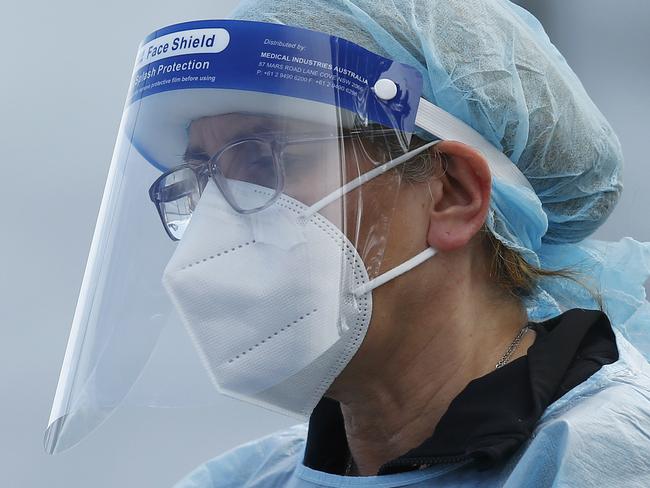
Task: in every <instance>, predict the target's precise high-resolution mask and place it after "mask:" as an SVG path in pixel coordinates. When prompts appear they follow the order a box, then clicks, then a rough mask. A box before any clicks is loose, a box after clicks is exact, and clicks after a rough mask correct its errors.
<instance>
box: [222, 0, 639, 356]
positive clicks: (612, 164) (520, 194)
mask: <svg viewBox="0 0 650 488" xmlns="http://www.w3.org/2000/svg"><path fill="white" fill-rule="evenodd" d="M233 17H234V18H236V19H243V20H256V21H262V22H274V23H282V24H288V25H294V26H300V27H305V28H309V29H313V30H317V31H320V32H326V33H328V34H331V35H335V36H338V37H342V38H345V39H348V40H350V41H352V42H355V43H356V44H359V45H361V46H363V47H365V48H366V49H368V50H370V51H373V52H376V53H378V54H381V55H383V56H386V57H388V58H391V59H394V60H397V61H400V62H403V63H406V64H410V65H411V66H414V67H416V68H417V69H418V70H419V71H420V72H421V73H422V75H423V78H424V90H423V97H424V98H426V99H427V100H429V101H430V102H432V103H434V104H435V105H437V106H438V107H440V108H442V109H443V110H445V111H446V112H449V113H450V114H452V115H454V116H456V117H457V118H459V119H461V120H462V121H464V122H465V123H467V124H469V125H470V126H471V127H473V128H474V129H475V130H477V131H478V132H479V133H480V134H482V135H483V137H485V138H486V139H487V140H488V141H489V142H490V143H492V144H493V145H494V146H495V147H496V148H498V149H499V150H501V151H502V152H503V153H504V154H505V155H506V156H508V157H509V158H510V160H511V161H512V162H513V164H515V165H516V166H517V167H518V168H519V170H520V171H521V172H522V173H523V174H524V175H525V176H526V178H527V179H528V181H529V182H530V184H531V185H532V187H533V189H534V192H535V194H534V195H531V194H530V192H529V191H526V190H524V189H521V188H515V187H512V186H509V185H507V184H504V183H503V182H500V181H498V180H495V181H494V182H493V191H492V201H491V209H490V214H489V216H488V221H487V224H488V227H489V228H490V230H491V231H492V233H493V234H494V235H495V236H496V237H497V238H498V239H499V240H501V241H502V242H503V243H504V244H506V245H507V246H509V247H511V248H513V249H515V250H517V251H519V252H520V253H521V254H522V255H523V256H524V257H525V258H526V259H527V260H528V261H529V262H531V263H532V264H535V265H538V266H542V267H544V268H546V269H566V268H569V269H572V270H574V271H576V274H577V276H578V278H579V280H580V279H581V277H582V276H585V277H586V280H582V283H576V282H573V281H571V280H561V279H545V280H542V282H541V283H540V286H539V289H538V292H537V293H536V294H535V295H534V297H532V298H531V299H530V300H529V302H528V304H527V306H528V312H529V316H530V318H531V320H543V319H546V318H549V317H551V316H553V315H555V314H557V313H559V312H561V311H562V310H564V309H567V308H575V307H583V308H593V307H595V306H596V305H597V300H595V299H594V296H593V295H594V294H593V293H590V291H595V292H599V293H600V294H601V296H602V299H603V302H604V305H605V309H606V312H607V313H608V315H609V316H610V319H611V320H612V322H613V323H614V325H616V326H618V327H619V328H620V329H621V330H622V331H623V332H624V333H625V334H626V335H627V336H628V338H632V339H633V343H634V344H636V345H637V347H639V348H640V349H642V350H643V352H644V353H645V354H646V356H647V357H650V336H649V332H650V330H649V329H650V304H648V302H647V301H646V297H645V288H644V286H643V284H644V281H645V280H646V279H647V277H648V275H649V274H650V244H647V243H639V242H637V241H634V240H633V239H624V240H623V241H621V242H619V243H603V242H598V241H593V240H590V239H587V237H589V236H590V235H591V234H592V233H593V232H594V231H595V230H596V229H597V228H598V226H600V225H601V224H602V223H603V222H604V221H605V219H607V217H608V216H609V215H610V214H611V212H612V210H613V209H614V206H615V205H616V203H617V201H618V199H619V196H620V194H621V191H622V174H621V173H622V162H623V156H622V152H621V146H620V144H619V141H618V138H617V137H616V135H615V134H614V132H613V130H612V128H611V127H610V125H609V123H608V122H607V120H605V118H604V117H603V115H602V114H601V112H600V111H599V110H598V108H597V107H596V106H595V105H594V103H593V102H592V100H591V99H590V98H589V96H588V95H587V93H586V92H585V89H584V88H583V86H582V84H581V83H580V80H579V79H578V78H577V76H576V75H575V74H574V73H573V71H572V70H571V68H570V67H569V66H568V64H567V63H566V60H565V59H564V57H563V56H562V55H561V54H560V53H559V51H558V50H557V49H556V48H555V46H553V44H552V43H551V42H550V40H549V38H548V36H547V35H546V33H545V32H544V29H543V27H542V26H541V24H540V23H539V21H537V19H536V18H535V17H534V16H533V15H531V14H530V13H529V12H527V11H526V10H524V9H523V8H521V7H519V6H517V5H515V4H513V3H511V2H509V1H507V0H244V1H242V2H241V3H240V5H239V7H238V8H237V9H236V10H235V11H234V12H233ZM513 209H517V210H516V211H514V210H513ZM584 285H587V286H586V287H585V286H584Z"/></svg>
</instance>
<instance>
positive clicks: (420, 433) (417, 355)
mask: <svg viewBox="0 0 650 488" xmlns="http://www.w3.org/2000/svg"><path fill="white" fill-rule="evenodd" d="M421 268H426V266H422V267H421ZM423 271H424V272H423ZM456 271H458V270H457V269H456ZM418 275H422V276H421V277H419V276H418ZM460 275H462V273H461V274H460ZM466 276H468V277H469V276H470V274H469V273H467V274H466ZM422 279H424V280H426V272H425V270H423V269H420V268H416V269H415V270H413V271H412V272H411V273H408V274H407V275H404V276H403V277H401V278H398V279H397V280H395V281H394V282H391V283H389V284H387V285H385V287H381V288H379V289H377V290H375V292H374V293H373V299H374V300H376V301H377V303H385V302H384V301H383V300H382V299H383V298H384V297H390V296H392V297H395V296H397V295H402V296H400V297H399V298H398V300H397V301H398V302H399V303H400V304H401V305H400V306H398V307H383V308H376V309H373V319H372V322H371V325H370V330H369V333H368V334H369V335H370V334H371V332H372V336H371V337H367V338H366V340H364V343H363V344H362V347H361V348H360V350H359V352H358V353H357V355H356V356H355V357H354V358H353V360H352V361H351V362H350V363H349V365H348V367H346V369H345V370H344V371H343V373H342V374H341V375H340V376H339V377H338V378H337V380H336V382H335V383H334V384H333V385H332V387H331V388H330V391H329V392H328V396H329V397H331V398H334V399H335V400H338V401H339V402H340V403H341V410H342V413H343V416H344V419H345V429H346V435H347V439H348V445H349V447H350V451H351V454H352V457H353V459H354V464H355V466H356V471H357V473H356V474H359V475H363V476H368V475H374V474H376V473H377V471H378V470H379V468H380V467H381V465H382V464H384V463H386V462H388V461H390V460H391V459H394V458H396V457H399V456H400V455H402V454H404V453H406V452H407V451H409V450H410V449H413V448H415V447H417V446H418V445H419V444H421V443H422V442H424V441H425V440H426V439H427V438H428V437H430V436H431V435H432V434H433V431H434V429H435V427H436V425H437V424H438V422H439V420H440V418H441V417H442V415H443V414H444V413H445V411H446V410H447V408H448V407H449V404H450V403H451V401H452V400H453V399H454V398H455V397H456V396H457V395H458V394H459V393H460V392H461V391H462V390H463V389H464V388H465V387H466V386H467V384H468V383H469V382H470V381H472V380H473V379H476V378H478V377H480V376H483V375H485V374H487V373H489V372H491V371H493V370H494V369H495V365H496V363H497V362H498V361H499V359H500V358H501V357H502V356H503V354H504V352H505V351H506V349H507V347H508V345H509V344H510V343H511V342H512V340H513V339H514V338H515V336H516V335H517V333H518V331H519V330H520V329H521V327H522V326H523V325H524V324H525V323H526V322H527V318H526V312H525V309H523V307H522V306H521V305H520V304H519V303H518V302H515V301H512V302H508V303H504V302H500V303H498V304H497V303H496V302H495V301H494V298H493V297H490V296H489V294H487V293H485V289H484V288H482V285H481V283H477V282H476V281H473V280H469V279H467V280H463V279H462V278H459V274H455V276H454V281H453V286H449V287H438V289H437V290H436V292H435V293H433V294H432V293H431V292H430V291H431V288H429V287H427V286H426V282H424V283H423V282H422ZM407 282H413V283H414V284H417V288H412V287H410V286H408V285H410V284H411V283H407ZM479 288H480V289H479ZM400 289H402V290H403V289H411V290H412V289H428V290H429V293H427V294H426V296H414V295H413V294H409V297H408V298H407V297H405V296H403V295H404V294H403V293H401V294H400V293H399V291H398V290H400ZM431 296H435V297H436V299H435V300H431ZM467 297H473V298H472V300H468V299H467ZM387 331H391V333H388V332H387ZM533 340H534V337H533V334H527V335H526V336H525V337H524V340H523V341H522V343H521V344H520V345H519V347H518V348H517V350H516V351H515V352H514V354H513V355H512V359H515V358H517V357H519V356H521V355H523V354H525V352H526V350H527V349H528V347H529V346H530V345H531V344H532V341H533Z"/></svg>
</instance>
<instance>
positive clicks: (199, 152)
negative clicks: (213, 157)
mask: <svg viewBox="0 0 650 488" xmlns="http://www.w3.org/2000/svg"><path fill="white" fill-rule="evenodd" d="M193 161H194V162H196V161H198V162H201V163H206V162H208V161H210V155H209V154H208V153H206V152H205V151H204V150H203V149H201V148H200V147H188V148H187V149H186V150H185V154H183V162H184V163H190V162H193Z"/></svg>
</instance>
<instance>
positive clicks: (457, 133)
mask: <svg viewBox="0 0 650 488" xmlns="http://www.w3.org/2000/svg"><path fill="white" fill-rule="evenodd" d="M415 125H417V126H418V127H420V128H421V129H424V130H426V131H427V132H429V133H430V134H432V135H433V136H435V137H437V138H438V139H439V140H437V141H433V142H429V143H427V144H424V145H423V146H420V147H418V148H417V149H414V150H413V151H409V152H407V153H405V154H403V155H401V156H399V157H397V158H395V159H393V160H391V161H388V162H387V163H384V164H382V165H381V166H378V167H377V168H374V169H373V170H371V171H368V172H367V173H365V174H363V175H361V176H358V177H357V178H355V179H353V180H351V181H350V182H348V183H346V184H345V185H343V186H342V187H341V188H339V189H337V190H335V191H333V192H332V193H330V194H329V195H327V196H325V197H324V198H322V199H321V200H319V201H318V202H316V203H315V204H313V205H312V206H311V207H309V209H308V210H307V211H305V212H304V214H303V215H302V217H303V218H305V219H308V218H309V217H311V216H312V215H314V214H315V213H316V212H318V211H320V210H322V209H323V208H324V207H326V206H327V205H329V204H330V203H332V202H334V201H336V200H338V199H339V198H341V197H342V196H343V195H345V194H347V193H349V192H350V191H352V190H354V189H355V188H358V187H359V186H361V185H363V184H364V183H366V182H368V181H370V180H371V179H373V178H375V177H377V176H379V175H381V174H383V173H385V172H386V171H388V170H390V169H392V168H394V167H396V166H398V165H400V164H402V163H404V162H406V161H408V160H410V159H411V158H413V157H414V156H417V155H418V154H420V153H421V152H423V151H426V150H427V149H429V148H430V147H433V146H435V145H436V144H438V143H439V142H441V141H443V140H453V141H459V142H463V143H465V144H467V145H468V146H472V147H473V148H475V149H477V150H478V151H480V152H481V153H483V155H484V156H485V158H486V160H487V162H488V166H489V167H490V171H491V173H492V176H493V177H494V178H498V179H500V180H503V181H506V182H508V183H511V184H514V185H516V186H524V187H526V188H530V189H531V190H532V186H531V185H530V183H529V182H528V180H527V179H526V177H525V176H524V174H523V173H522V172H521V171H519V168H517V166H515V165H514V163H513V162H512V161H510V159H508V157H507V156H506V155H505V154H503V153H502V152H501V151H499V150H498V149H497V148H496V147H494V146H493V145H492V144H490V143H489V142H488V141H487V140H486V139H485V138H484V137H483V136H482V135H481V134H479V133H478V132H477V131H475V130H474V129H472V128H471V127H470V126H469V125H467V124H466V123H465V122H463V121H462V120H460V119H458V118H456V117H454V116H453V115H451V114H449V113H447V112H445V111H444V110H442V109H441V108H439V107H436V106H435V105H433V104H432V103H430V102H429V101H427V100H425V99H424V98H421V99H420V105H419V107H418V112H417V115H416V117H415ZM435 254H436V250H435V249H434V248H432V247H429V248H427V249H425V250H424V251H422V252H421V253H419V254H417V255H415V256H413V257H412V258H411V259H409V260H408V261H405V262H403V263H402V264H400V265H399V266H396V267H395V268H393V269H390V270H388V271H386V272H385V273H383V274H381V275H379V276H377V277H376V278H374V279H372V280H370V281H369V282H368V283H366V284H365V285H362V286H360V287H359V288H357V289H356V290H354V294H355V295H356V296H363V295H365V294H366V293H368V292H370V291H372V290H374V289H375V288H377V287H379V286H381V285H383V284H384V283H387V282H388V281H390V280H392V279H394V278H396V277H398V276H400V275H402V274H404V273H406V272H407V271H410V270H411V269H413V268H415V267H416V266H418V265H419V264H421V263H423V262H425V261H426V260H428V259H430V258H432V257H433V256H435Z"/></svg>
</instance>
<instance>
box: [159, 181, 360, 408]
mask: <svg viewBox="0 0 650 488" xmlns="http://www.w3.org/2000/svg"><path fill="white" fill-rule="evenodd" d="M231 188H233V189H235V188H236V190H235V191H237V192H238V193H239V194H240V195H239V198H246V195H250V196H251V198H258V197H256V196H255V192H260V191H261V192H268V191H269V190H267V189H265V188H262V187H259V186H257V185H253V184H250V183H244V182H232V184H231ZM307 210H308V208H307V207H306V206H305V205H303V204H301V203H300V202H298V201H296V200H294V199H292V198H290V197H288V196H284V195H283V196H281V197H280V199H279V200H278V201H276V202H275V204H274V205H273V206H271V207H270V208H267V209H265V210H263V211H261V212H257V213H254V214H248V215H245V214H240V213H237V212H236V211H235V210H233V209H232V208H231V207H230V205H229V204H228V203H227V202H226V201H225V200H224V198H223V197H222V195H221V194H220V193H219V190H218V189H217V187H216V185H215V184H214V183H213V182H209V183H208V185H207V186H206V188H205V190H204V192H203V195H202V197H201V200H200V202H199V204H198V206H197V208H196V210H195V211H194V213H193V215H192V219H191V222H190V224H189V226H188V228H187V229H186V231H185V233H184V235H183V238H182V239H181V241H180V242H179V244H178V248H177V250H176V252H175V253H174V255H173V256H172V259H171V261H170V262H169V264H168V265H167V268H166V269H165V272H164V280H163V282H164V285H165V288H166V290H167V291H168V293H169V295H170V296H171V298H172V300H173V302H174V304H175V306H176V307H177V310H178V312H179V313H180V315H181V318H182V320H183V322H184V323H185V325H186V327H187V328H188V330H189V333H190V335H191V337H192V339H193V341H194V343H195V345H196V346H197V349H198V351H199V354H200V355H201V358H202V361H203V363H204V365H205V366H206V367H207V369H208V371H209V372H210V375H211V377H212V379H213V381H214V382H215V383H216V385H217V387H218V388H219V389H220V391H222V392H224V393H227V394H229V395H232V396H236V397H241V398H245V399H247V400H249V401H253V402H255V403H262V404H265V405H266V406H267V407H271V408H275V409H280V410H284V411H287V412H289V413H293V414H298V415H300V416H308V415H309V413H310V412H311V410H312V409H313V407H314V406H315V405H316V403H317V402H318V401H319V400H320V398H321V397H322V395H323V393H324V392H325V390H326V389H327V388H328V387H329V385H330V384H331V382H332V381H333V380H334V378H336V376H337V375H338V374H339V373H340V372H341V370H342V369H343V368H344V367H345V365H346V364H347V363H348V361H349V360H350V358H351V357H352V356H353V355H354V353H355V352H356V351H357V348H358V346H359V344H360V343H361V340H362V339H363V337H364V335H365V333H366V330H367V328H368V323H369V322H370V314H371V308H372V307H371V293H370V292H369V291H368V292H366V293H365V294H363V295H362V296H356V295H354V293H353V290H355V289H357V288H359V287H360V286H362V285H364V284H366V283H368V275H367V273H366V269H365V266H364V265H363V262H362V260H361V258H360V257H359V255H358V254H357V251H356V250H355V248H354V246H353V245H352V244H351V243H350V242H349V241H348V239H347V238H346V237H345V235H343V233H342V232H341V231H339V230H338V229H337V228H336V226H334V225H333V224H331V223H330V222H329V221H328V220H326V219H325V218H324V217H322V216H321V215H320V214H313V215H312V216H311V217H309V218H305V219H301V215H303V214H304V213H305V212H306V211H307ZM342 259H343V260H345V263H346V265H342V263H341V260H342Z"/></svg>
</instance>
